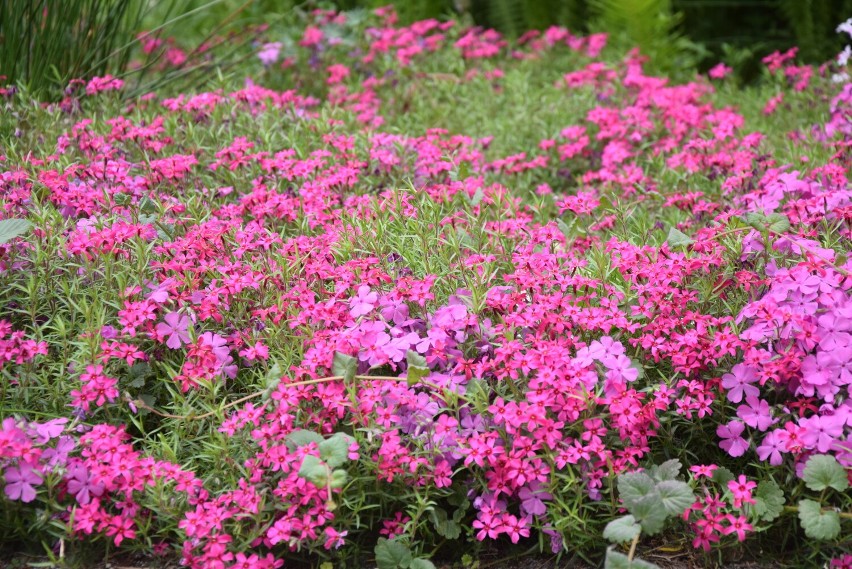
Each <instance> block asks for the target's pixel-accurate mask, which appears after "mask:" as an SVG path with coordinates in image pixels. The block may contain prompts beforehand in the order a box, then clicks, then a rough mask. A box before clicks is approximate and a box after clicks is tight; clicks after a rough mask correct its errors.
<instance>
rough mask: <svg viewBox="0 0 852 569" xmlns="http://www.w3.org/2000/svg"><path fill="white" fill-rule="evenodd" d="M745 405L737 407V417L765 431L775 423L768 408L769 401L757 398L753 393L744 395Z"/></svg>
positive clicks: (750, 425)
mask: <svg viewBox="0 0 852 569" xmlns="http://www.w3.org/2000/svg"><path fill="white" fill-rule="evenodd" d="M746 403H747V405H740V406H739V407H737V417H739V418H740V419H742V420H743V422H744V423H745V424H746V425H748V426H749V427H752V428H754V429H757V430H759V431H765V430H766V429H768V428H769V427H771V426H772V424H773V423H775V420H774V419H773V418H772V414H771V412H770V410H769V403H767V402H766V401H765V400H763V399H758V398H757V397H755V396H753V395H749V396H748V397H746Z"/></svg>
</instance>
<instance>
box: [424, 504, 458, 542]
mask: <svg viewBox="0 0 852 569" xmlns="http://www.w3.org/2000/svg"><path fill="white" fill-rule="evenodd" d="M458 512H459V511H458V510H456V513H458ZM429 517H430V518H431V519H432V525H434V526H435V532H436V533H437V534H438V535H440V536H441V537H446V538H447V539H458V537H459V536H460V535H461V526H460V525H459V524H458V523H456V520H451V519H449V518H448V517H447V512H446V510H444V509H443V508H434V509H433V510H431V511H430V512H429Z"/></svg>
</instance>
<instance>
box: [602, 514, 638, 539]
mask: <svg viewBox="0 0 852 569" xmlns="http://www.w3.org/2000/svg"><path fill="white" fill-rule="evenodd" d="M641 531H642V526H640V525H639V524H637V523H636V518H634V517H633V516H631V515H627V516H622V517H620V518H617V519H614V520H612V521H611V522H609V523H608V524H606V527H605V528H604V531H603V536H604V538H605V539H608V540H609V541H611V542H614V543H624V542H625V541H633V540H634V539H635V538H636V536H637V535H639V533H640V532H641Z"/></svg>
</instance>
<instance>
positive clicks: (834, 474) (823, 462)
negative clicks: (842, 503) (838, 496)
mask: <svg viewBox="0 0 852 569" xmlns="http://www.w3.org/2000/svg"><path fill="white" fill-rule="evenodd" d="M802 478H803V479H804V481H805V485H806V486H807V487H808V488H810V489H811V490H813V491H814V492H822V491H823V490H825V489H826V488H834V489H835V490H837V491H838V492H843V491H844V490H846V489H847V488H848V487H849V478H847V476H846V470H845V469H844V468H843V467H842V466H840V463H839V462H837V459H836V458H834V457H833V456H831V455H828V454H815V455H813V456H812V457H810V458H809V459H808V462H807V463H806V464H805V471H804V473H803V475H802Z"/></svg>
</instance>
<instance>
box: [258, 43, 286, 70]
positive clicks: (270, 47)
mask: <svg viewBox="0 0 852 569" xmlns="http://www.w3.org/2000/svg"><path fill="white" fill-rule="evenodd" d="M281 45H282V44H281V42H272V43H266V44H263V48H261V50H260V51H259V52H257V58H258V59H259V60H260V62H261V63H262V64H263V65H265V66H269V65H272V64H273V63H275V62H276V61H278V55H279V54H280V52H281Z"/></svg>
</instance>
